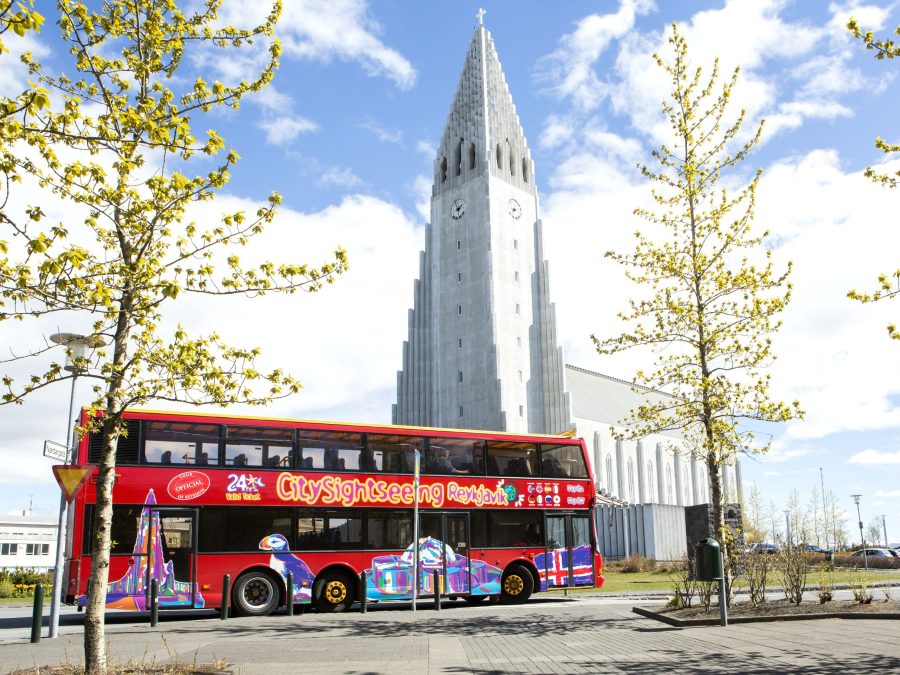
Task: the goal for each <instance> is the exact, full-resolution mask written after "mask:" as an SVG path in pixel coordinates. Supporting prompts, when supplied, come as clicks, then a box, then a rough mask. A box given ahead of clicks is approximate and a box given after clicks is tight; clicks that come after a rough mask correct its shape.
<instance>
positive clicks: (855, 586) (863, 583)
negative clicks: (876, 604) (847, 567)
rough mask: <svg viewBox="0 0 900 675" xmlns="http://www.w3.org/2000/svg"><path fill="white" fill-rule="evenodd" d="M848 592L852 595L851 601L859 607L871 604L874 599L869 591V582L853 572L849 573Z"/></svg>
mask: <svg viewBox="0 0 900 675" xmlns="http://www.w3.org/2000/svg"><path fill="white" fill-rule="evenodd" d="M850 590H851V591H852V593H853V599H854V600H856V602H858V603H859V604H861V605H868V604H871V602H872V600H873V599H874V597H875V594H874V593H873V592H872V591H871V590H869V580H868V579H867V578H866V577H865V575H862V576H861V575H860V574H859V573H857V572H856V571H855V570H854V571H851V572H850Z"/></svg>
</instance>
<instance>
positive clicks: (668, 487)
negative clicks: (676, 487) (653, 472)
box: [666, 466, 675, 504]
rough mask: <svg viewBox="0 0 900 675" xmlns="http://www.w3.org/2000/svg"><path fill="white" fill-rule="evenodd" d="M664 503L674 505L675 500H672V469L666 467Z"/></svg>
mask: <svg viewBox="0 0 900 675" xmlns="http://www.w3.org/2000/svg"><path fill="white" fill-rule="evenodd" d="M666 503H667V504H674V503H675V500H674V499H673V498H672V467H671V466H667V467H666Z"/></svg>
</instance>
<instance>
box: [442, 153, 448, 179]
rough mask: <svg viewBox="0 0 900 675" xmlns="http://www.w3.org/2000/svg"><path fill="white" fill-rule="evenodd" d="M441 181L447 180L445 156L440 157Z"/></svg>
mask: <svg viewBox="0 0 900 675" xmlns="http://www.w3.org/2000/svg"><path fill="white" fill-rule="evenodd" d="M441 182H442V183H446V182H447V158H446V157H444V158H442V159H441Z"/></svg>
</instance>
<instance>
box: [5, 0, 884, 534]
mask: <svg viewBox="0 0 900 675" xmlns="http://www.w3.org/2000/svg"><path fill="white" fill-rule="evenodd" d="M225 4H226V7H225V13H226V15H228V14H229V13H231V14H232V16H228V18H229V20H230V21H231V22H234V23H240V22H246V21H249V20H250V18H251V17H247V16H246V11H247V9H246V5H245V3H236V2H231V1H230V0H226V3H225ZM480 5H483V6H484V7H485V9H486V10H487V14H486V15H485V23H486V25H487V27H488V29H489V30H490V31H491V33H492V35H493V37H494V40H495V44H496V47H497V50H498V53H499V56H500V60H501V63H502V65H503V69H504V72H505V75H506V78H507V81H508V83H509V86H510V90H511V92H512V95H513V99H514V101H515V103H516V106H517V110H518V113H519V116H520V118H521V122H522V126H523V127H524V129H525V134H526V137H527V138H528V141H529V145H530V147H531V149H532V153H533V157H534V160H535V166H536V179H537V183H538V186H539V189H540V192H541V203H542V209H543V219H544V234H545V253H546V256H547V258H548V260H549V263H550V269H551V293H552V296H553V299H554V301H555V302H556V305H557V318H558V322H559V333H560V336H561V340H562V342H563V347H564V349H565V351H566V356H567V361H568V362H569V363H572V364H575V365H578V366H581V367H585V368H589V369H592V370H597V371H600V372H604V373H609V374H611V375H615V376H618V377H623V378H630V377H631V375H632V373H633V371H634V369H635V368H636V367H639V366H640V365H642V364H646V359H647V358H648V357H647V356H646V355H644V356H643V357H642V356H640V355H629V356H626V357H622V358H616V359H610V358H601V357H599V356H597V355H596V354H594V353H593V351H592V347H591V343H590V339H589V336H590V334H591V333H596V334H598V335H614V334H616V333H617V332H618V331H619V330H620V329H621V326H620V325H619V323H618V321H617V319H616V318H615V313H616V311H617V310H618V309H619V308H620V307H621V306H622V303H623V301H624V299H625V298H627V297H629V295H633V294H634V292H633V289H630V288H629V287H628V286H627V284H626V282H625V280H624V278H623V276H622V273H621V270H620V269H618V268H617V267H616V266H615V265H613V264H612V263H611V262H609V261H607V260H605V259H604V258H603V255H602V254H603V252H604V251H606V250H607V249H610V248H613V249H617V250H620V251H625V250H629V248H630V246H631V233H632V232H633V231H634V229H635V227H636V226H637V221H636V220H635V218H634V217H633V216H632V215H631V211H632V210H633V209H634V208H635V207H638V206H641V205H643V204H645V203H646V201H647V198H648V195H649V190H648V187H647V185H646V184H645V183H644V182H643V181H642V180H641V178H640V177H639V176H638V174H637V172H636V171H635V168H634V166H635V164H636V163H637V162H639V161H646V160H647V158H648V157H649V152H650V150H651V149H652V148H654V147H655V146H656V145H658V144H659V142H660V140H661V139H662V138H663V136H662V133H663V128H662V127H661V120H662V118H661V115H660V112H659V102H660V100H661V98H662V96H663V95H664V94H665V86H664V85H665V83H664V82H663V80H662V78H661V76H660V74H659V72H658V69H657V68H656V67H655V66H654V65H653V64H652V62H651V61H650V59H649V55H650V54H651V53H652V52H653V51H656V50H659V51H661V53H663V54H666V53H668V52H667V51H666V50H667V47H666V45H665V37H664V32H665V31H666V29H667V28H668V26H669V25H670V24H671V23H672V22H673V21H678V23H679V25H680V26H681V28H682V30H683V31H684V32H685V34H686V35H687V38H688V40H689V44H690V46H691V54H692V58H693V59H695V61H696V62H698V63H711V60H712V58H713V57H714V56H716V55H718V56H720V57H721V58H722V70H723V72H730V70H731V68H733V67H734V66H735V65H741V66H742V77H741V80H740V83H739V85H738V89H737V91H736V93H735V102H736V105H740V106H744V107H746V108H747V110H748V115H749V117H750V119H751V120H753V121H756V120H759V119H760V118H763V117H764V118H766V120H767V123H766V130H765V133H764V140H763V144H762V146H761V147H760V148H759V150H758V151H757V152H755V154H754V155H753V156H752V158H751V160H750V161H749V162H748V163H747V164H746V166H745V167H744V169H742V172H741V173H739V174H738V175H737V176H735V178H734V179H733V180H734V183H735V184H739V183H740V181H741V180H743V179H744V178H745V177H746V176H747V175H749V172H752V171H753V170H755V168H756V167H764V168H765V175H764V178H763V182H762V184H761V186H760V191H759V200H758V201H759V203H758V210H757V223H758V224H759V227H766V228H768V229H770V230H771V231H772V233H773V235H774V238H773V245H774V247H775V248H776V257H777V259H778V260H779V261H781V262H785V261H787V260H793V261H794V265H795V273H794V277H793V282H794V286H795V293H794V299H793V302H792V304H791V306H790V307H789V309H788V311H787V312H786V313H785V317H784V319H785V321H784V328H783V330H782V333H781V334H780V335H779V337H778V338H777V339H776V341H775V350H776V353H777V354H778V356H779V360H778V361H777V362H776V363H775V364H773V366H772V368H771V374H772V378H773V390H774V393H775V394H776V395H779V396H782V397H784V398H789V399H793V398H799V399H800V401H801V403H802V404H803V406H804V408H805V409H806V410H807V413H808V416H807V419H806V420H805V421H802V422H795V423H791V424H790V425H786V426H784V427H780V428H774V429H772V430H771V433H772V434H773V436H774V443H773V449H772V452H771V453H770V455H769V456H767V457H764V458H756V459H746V460H744V479H745V482H746V483H749V482H751V481H755V482H756V483H757V485H759V486H760V487H761V488H762V489H763V491H764V495H765V497H766V499H767V500H771V501H773V502H774V503H775V504H776V505H777V507H778V508H779V509H781V508H783V505H784V503H785V502H786V500H787V499H788V496H789V494H790V491H791V490H792V489H794V488H796V489H797V490H798V491H799V493H800V497H801V501H802V502H804V503H805V502H806V500H807V497H808V494H809V492H810V490H811V489H812V486H813V485H814V484H816V483H817V482H818V479H819V471H818V468H819V467H822V468H823V469H824V476H825V483H826V488H827V489H833V490H834V492H835V493H836V494H837V495H838V496H839V497H840V498H841V499H842V500H843V502H844V503H843V505H844V507H845V508H847V509H850V508H851V502H850V499H849V495H850V494H851V493H862V494H863V495H864V496H863V502H862V505H863V519H864V520H865V521H867V522H868V521H869V520H870V519H871V517H872V516H874V515H876V514H886V515H887V526H888V534H889V537H890V538H891V539H892V540H894V541H898V540H900V383H898V381H897V374H898V372H900V368H898V366H900V344H898V343H896V342H894V343H891V342H890V341H889V340H888V339H887V336H886V331H885V330H884V326H885V325H886V324H887V323H888V322H889V321H890V320H892V318H893V319H896V317H897V316H898V315H900V305H897V304H896V303H883V306H879V305H876V306H860V305H857V304H854V303H851V302H849V301H848V300H846V298H845V294H846V291H847V290H848V289H849V288H851V287H857V288H860V287H867V286H869V285H871V283H872V280H873V279H874V277H875V276H876V275H877V273H878V272H880V271H884V270H891V269H895V268H896V266H897V263H898V261H897V257H898V256H897V251H898V250H900V246H898V244H900V234H898V228H897V227H896V220H897V218H896V213H897V212H898V206H900V193H898V192H896V191H895V192H893V193H892V192H889V191H886V190H881V189H879V188H877V187H875V186H873V185H870V184H869V183H867V182H866V181H865V179H864V178H862V175H861V172H862V170H863V169H864V168H865V167H866V166H867V165H869V164H872V163H876V162H882V161H884V159H885V158H884V157H883V156H879V155H878V153H877V152H876V151H875V149H874V145H873V141H874V138H875V137H876V136H878V135H881V136H882V137H884V138H886V139H888V140H892V141H894V142H896V141H897V140H898V139H900V117H898V115H897V114H896V111H897V110H898V104H900V84H898V81H897V79H896V78H897V75H898V64H896V63H892V62H888V63H883V62H881V63H877V62H875V61H874V60H873V59H872V58H871V55H870V54H867V53H866V52H865V51H864V49H863V48H862V47H861V45H860V44H859V43H857V42H854V41H853V40H851V39H850V37H849V35H848V34H847V32H846V30H845V29H844V28H843V26H844V24H845V23H846V21H847V18H848V17H849V16H850V15H854V16H856V17H857V18H858V19H860V21H861V22H862V23H863V25H865V26H867V27H871V28H874V29H876V30H879V31H880V32H881V33H882V34H887V33H888V32H889V31H892V30H893V28H894V27H896V26H897V25H898V24H900V8H898V5H897V3H892V2H884V1H876V2H869V3H866V2H849V1H848V2H833V3H825V2H801V1H800V0H795V1H794V2H790V1H787V0H731V1H729V2H721V1H719V2H699V1H697V2H663V1H661V0H660V1H658V2H656V3H653V2H649V1H642V0H630V1H629V0H621V1H618V2H617V1H606V2H575V1H571V2H565V3H546V2H537V1H528V0H518V1H517V2H488V1H486V0H482V2H480V3H477V2H467V1H459V0H457V1H455V2H452V3H433V2H429V3H410V2H400V1H399V0H398V1H392V0H379V1H378V2H368V3H367V2H365V1H364V0H285V15H284V18H283V20H282V23H281V25H280V27H279V31H278V33H279V37H280V39H281V40H282V42H283V43H284V46H285V50H284V56H283V59H282V67H281V70H280V71H279V73H278V75H277V76H276V79H275V82H274V85H273V87H271V88H270V89H269V90H268V91H267V92H266V93H265V94H264V95H263V96H261V97H260V98H259V99H258V100H257V101H254V102H249V101H248V102H246V103H244V104H243V105H242V107H241V109H240V110H239V111H237V112H236V113H230V112H229V113H225V114H221V115H216V116H214V117H212V119H209V120H203V121H202V123H199V126H198V128H199V129H201V130H202V129H205V128H206V127H207V126H209V127H213V128H215V129H216V130H217V131H218V132H219V133H220V134H221V135H222V136H224V138H225V139H226V142H227V144H228V145H229V146H230V147H234V148H235V149H236V150H237V151H238V152H239V153H240V155H241V156H242V158H243V160H242V162H241V163H240V164H239V165H238V167H237V168H236V169H235V171H234V172H233V179H232V182H231V183H230V184H229V186H228V187H227V189H226V190H225V192H224V194H223V195H222V198H221V199H219V200H218V201H217V202H216V203H214V204H213V205H204V206H203V207H202V208H198V209H197V210H196V212H195V215H196V216H197V217H198V218H203V217H212V215H213V214H215V213H218V212H219V211H222V210H225V209H227V208H232V207H236V206H242V207H244V208H247V209H248V210H249V209H250V208H253V207H254V206H255V204H257V203H258V202H259V201H260V200H262V199H264V198H265V196H267V195H268V194H269V192H271V191H273V190H274V191H277V192H280V193H281V194H282V195H283V197H284V208H283V210H282V213H281V216H280V217H279V219H278V221H277V222H276V224H274V225H273V226H271V227H270V229H269V231H268V232H267V234H266V236H265V237H264V238H263V239H261V240H260V242H259V243H258V245H257V247H256V248H255V249H254V250H253V251H252V252H251V257H252V256H259V257H276V258H277V257H278V256H287V257H288V258H292V259H300V260H307V261H316V260H320V259H322V258H324V257H325V256H327V254H328V251H330V250H332V249H333V248H334V246H336V245H342V246H344V247H345V248H346V249H347V250H348V253H349V256H350V261H351V270H350V272H348V273H347V274H346V275H345V276H344V277H342V278H341V279H339V281H338V283H337V284H336V285H335V286H334V287H333V288H329V289H327V290H326V291H325V292H323V293H322V294H320V295H317V296H302V297H298V296H293V297H291V298H280V299H279V298H267V299H265V300H264V301H262V302H259V303H255V304H252V305H251V304H248V303H240V302H238V303H230V302H217V301H213V302H210V301H207V302H205V303H203V304H200V303H196V302H193V303H192V302H190V301H188V302H184V303H180V304H179V305H177V306H173V308H172V312H171V313H170V319H171V321H172V322H175V321H182V322H184V323H186V324H187V325H188V326H189V327H191V328H193V329H195V330H198V331H208V330H211V329H212V328H215V329H216V330H217V331H219V332H220V333H222V334H223V335H225V336H226V337H227V338H228V339H229V340H231V341H232V342H235V343H243V344H255V345H259V346H261V347H262V348H263V350H264V353H265V357H264V364H277V365H280V366H283V367H286V368H288V369H289V370H291V371H292V372H293V373H294V374H296V375H297V376H298V377H300V378H301V380H302V381H303V382H304V384H305V389H304V390H303V392H302V393H301V394H300V395H299V396H296V397H294V398H292V399H289V400H287V401H282V402H279V403H278V404H277V405H275V406H274V407H273V408H271V413H272V414H273V415H285V416H296V417H305V418H325V419H341V420H357V421H372V422H387V421H389V420H390V404H391V403H392V401H393V397H394V387H395V374H396V370H397V369H398V368H399V367H400V356H401V345H402V342H403V340H404V339H405V338H406V317H407V310H408V308H409V307H410V304H411V302H412V288H413V280H414V279H415V277H416V275H417V272H418V251H419V250H420V249H421V248H422V247H423V245H424V229H423V226H424V223H425V222H426V220H427V218H428V198H429V191H430V185H431V175H432V161H433V159H434V150H433V148H434V147H435V145H436V144H437V141H438V140H439V138H440V135H441V133H442V131H443V126H444V122H445V119H446V116H447V113H448V111H449V108H450V104H451V101H452V99H453V94H454V91H455V88H456V84H457V81H458V77H459V72H460V69H461V67H462V64H463V59H464V55H465V50H466V47H467V45H468V42H469V39H470V37H471V33H472V30H473V28H474V26H475V23H476V19H475V13H476V11H477V9H478V7H479V6H480ZM260 11H262V10H261V9H260ZM45 13H46V14H47V15H48V16H49V15H50V12H49V11H46V12H45ZM7 43H8V44H9V46H10V47H11V48H13V50H14V51H15V50H16V49H22V48H23V46H24V47H26V48H29V49H32V50H33V51H35V53H37V54H38V55H39V56H40V57H41V59H42V60H43V61H44V62H45V63H47V64H48V65H49V66H51V67H53V68H58V67H61V66H62V65H63V64H64V60H63V58H62V57H63V56H64V54H63V53H62V51H61V50H60V45H59V42H58V41H57V39H56V36H55V27H54V26H53V25H48V26H46V27H45V29H44V30H43V32H42V33H41V35H40V36H38V37H36V38H29V40H28V41H27V42H26V43H25V44H24V45H23V44H20V43H16V42H15V41H14V40H11V39H7ZM248 56H249V57H252V53H249V52H248ZM251 63H252V58H248V59H233V60H224V61H218V62H213V63H207V64H205V65H204V64H200V67H203V68H205V69H206V72H208V73H211V74H214V75H215V76H216V77H226V76H229V75H232V76H234V75H239V74H242V73H243V72H245V69H246V68H247V67H248V65H250V64H251ZM23 77H24V76H23V74H22V73H21V71H20V70H19V69H18V68H17V66H16V63H15V59H13V58H4V59H2V62H0V86H2V87H3V89H4V91H8V92H9V91H15V90H16V88H17V87H18V86H19V84H20V83H21V82H22V80H23ZM207 80H209V77H207ZM895 164H896V163H895ZM895 168H896V167H895ZM16 199H18V200H20V201H22V202H28V203H31V202H30V201H29V199H28V195H27V194H25V195H22V194H20V195H16ZM54 208H56V207H55V206H54V205H53V204H48V205H47V207H46V208H45V210H48V212H49V213H50V215H51V217H52V215H53V209H54ZM59 215H60V217H61V218H62V217H63V216H64V213H62V212H60V214H59ZM70 321H71V323H68V324H66V325H56V324H53V325H50V324H40V325H37V326H32V327H29V328H27V329H24V330H23V328H22V327H15V328H13V327H9V326H0V344H3V343H8V344H9V345H10V346H11V347H14V348H17V349H21V348H22V347H23V346H25V345H26V344H27V343H28V342H29V341H33V340H34V339H39V335H40V334H41V332H43V333H44V334H47V333H49V332H54V330H56V329H57V328H59V329H61V330H69V331H71V330H79V329H81V328H82V326H80V325H78V323H79V321H80V320H79V319H77V318H72V319H71V320H70ZM73 324H74V325H73ZM642 359H643V360H642ZM23 367H24V366H16V368H23ZM22 372H25V371H24V370H21V371H19V374H21V373H22ZM67 399H68V389H67V387H65V386H64V385H61V386H59V387H58V390H54V391H49V392H45V393H42V394H41V395H39V396H36V397H35V398H34V399H33V400H31V401H29V402H28V403H27V404H26V405H25V406H24V407H22V408H16V409H15V410H11V409H9V408H0V424H2V426H3V429H4V430H5V433H4V434H3V435H2V436H3V437H2V439H0V453H2V456H3V457H4V458H6V459H7V461H8V462H9V466H10V468H9V469H8V470H7V471H5V472H4V475H3V476H0V483H5V485H4V486H3V489H2V490H0V511H3V512H10V511H16V510H21V509H22V508H24V506H25V505H26V503H27V501H28V495H31V494H33V495H34V496H35V509H36V511H39V512H44V513H51V512H52V511H53V510H54V508H55V500H56V497H55V494H56V493H55V490H56V488H55V484H54V483H53V481H52V477H51V475H50V469H49V466H50V461H49V460H45V459H43V458H41V457H40V446H41V443H42V441H43V440H44V439H45V438H51V439H54V440H60V441H61V440H63V439H62V437H61V436H62V433H63V432H64V428H65V413H66V406H67ZM48 422H50V424H48ZM849 520H850V521H851V522H855V520H856V518H855V514H854V515H853V517H851V518H849ZM892 533H893V534H892Z"/></svg>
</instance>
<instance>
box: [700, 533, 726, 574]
mask: <svg viewBox="0 0 900 675" xmlns="http://www.w3.org/2000/svg"><path fill="white" fill-rule="evenodd" d="M723 576H724V575H723V571H722V548H721V547H720V546H719V542H717V541H716V540H715V539H704V540H703V541H701V542H700V543H699V544H697V579H698V580H699V581H715V580H716V579H721V578H722V577H723Z"/></svg>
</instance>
